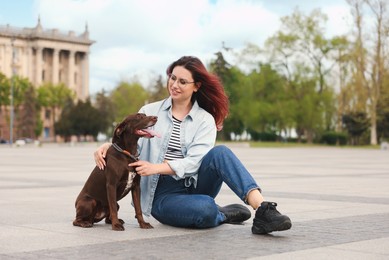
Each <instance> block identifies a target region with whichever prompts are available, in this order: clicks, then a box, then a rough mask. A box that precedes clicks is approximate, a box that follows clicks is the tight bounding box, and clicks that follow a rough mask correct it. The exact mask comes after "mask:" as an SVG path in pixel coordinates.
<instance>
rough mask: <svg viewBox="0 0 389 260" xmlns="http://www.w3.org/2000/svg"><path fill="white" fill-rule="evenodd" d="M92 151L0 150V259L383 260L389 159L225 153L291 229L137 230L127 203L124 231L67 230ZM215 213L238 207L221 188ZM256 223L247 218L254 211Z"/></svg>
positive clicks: (298, 151)
mask: <svg viewBox="0 0 389 260" xmlns="http://www.w3.org/2000/svg"><path fill="white" fill-rule="evenodd" d="M97 146H98V144H78V145H76V146H73V147H71V146H68V145H57V144H50V145H49V144H45V145H43V146H42V147H34V146H24V147H14V148H10V147H9V146H4V145H2V146H0V209H1V218H0V259H389V151H387V150H386V151H384V150H370V149H346V148H280V149H278V148H277V149H276V148H248V147H245V146H239V145H238V146H237V145H233V146H231V149H232V150H233V151H234V152H235V153H236V154H237V156H238V157H239V158H240V159H241V160H242V161H243V163H244V164H245V165H246V167H247V168H248V169H249V171H250V172H251V173H252V174H253V175H254V177H255V179H256V180H257V181H258V182H259V184H260V185H261V187H262V189H263V194H264V196H265V198H266V199H267V200H269V201H275V202H277V203H278V210H279V211H281V212H282V213H284V214H287V215H288V216H289V217H290V218H291V219H292V222H293V226H292V229H291V230H288V231H284V232H274V233H272V234H269V235H253V234H251V224H252V219H250V220H249V221H247V222H245V223H244V224H243V225H228V224H226V225H222V226H220V227H217V228H213V229H207V230H192V229H181V228H173V227H169V226H164V225H162V224H159V223H158V222H157V221H156V220H154V219H153V218H150V219H148V220H149V221H150V222H151V223H152V224H153V226H154V229H152V230H142V229H140V228H139V227H138V224H137V222H136V220H135V219H134V211H133V208H132V207H131V205H130V196H127V197H125V198H124V199H123V200H122V201H121V202H120V205H121V208H120V211H119V216H120V217H121V218H123V219H124V220H125V221H126V224H125V228H126V230H125V231H124V232H116V231H112V230H111V226H110V225H106V224H104V223H98V224H96V225H95V226H94V227H93V228H89V229H83V228H79V227H74V226H72V221H73V219H74V216H75V209H74V201H75V199H76V196H77V195H78V193H79V191H80V190H81V188H82V186H83V184H84V182H85V180H86V178H87V177H88V176H89V174H90V172H91V170H92V168H93V167H94V162H93V156H92V154H93V151H94V150H95V149H96V148H97ZM217 203H218V204H220V205H225V204H230V203H241V202H240V201H239V199H238V198H237V197H236V196H235V195H234V194H233V193H232V192H231V191H230V190H229V188H228V187H226V186H223V188H222V190H221V193H220V194H219V196H218V197H217ZM252 213H253V215H254V211H253V212H252Z"/></svg>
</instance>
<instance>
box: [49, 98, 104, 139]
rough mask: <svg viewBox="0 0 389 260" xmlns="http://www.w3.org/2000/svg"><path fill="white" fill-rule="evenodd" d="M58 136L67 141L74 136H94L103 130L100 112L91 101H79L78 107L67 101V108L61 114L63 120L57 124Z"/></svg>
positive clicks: (69, 100)
mask: <svg viewBox="0 0 389 260" xmlns="http://www.w3.org/2000/svg"><path fill="white" fill-rule="evenodd" d="M55 129H56V134H58V135H61V136H63V137H64V138H65V140H66V141H68V140H69V137H70V136H72V135H75V136H78V137H81V136H88V135H90V136H93V137H94V138H96V137H97V134H98V133H99V132H101V131H102V130H103V125H102V123H101V120H100V113H99V111H98V110H97V109H96V108H94V107H93V106H92V104H91V102H90V100H89V99H87V100H86V101H85V102H84V101H81V100H79V101H78V103H77V104H76V105H74V104H73V102H72V100H71V99H67V100H66V106H64V109H63V110H62V113H61V119H60V120H59V121H58V122H56V124H55Z"/></svg>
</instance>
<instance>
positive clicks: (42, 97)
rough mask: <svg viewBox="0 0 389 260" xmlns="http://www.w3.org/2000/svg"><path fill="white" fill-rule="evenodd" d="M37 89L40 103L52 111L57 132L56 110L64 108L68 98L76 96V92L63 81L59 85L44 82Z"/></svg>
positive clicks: (52, 119) (53, 123)
mask: <svg viewBox="0 0 389 260" xmlns="http://www.w3.org/2000/svg"><path fill="white" fill-rule="evenodd" d="M37 91H38V100H39V104H40V105H41V106H42V107H44V108H47V109H50V111H51V121H52V125H53V126H54V129H53V130H54V133H55V122H56V121H57V115H56V112H57V111H60V110H61V109H62V107H63V106H64V105H65V102H66V100H67V99H68V98H74V97H75V93H74V91H72V90H71V89H69V88H68V87H67V86H65V84H63V83H59V84H57V85H54V84H53V83H44V84H43V85H42V86H40V87H39V88H38V90H37Z"/></svg>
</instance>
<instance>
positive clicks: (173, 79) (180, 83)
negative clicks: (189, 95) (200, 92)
mask: <svg viewBox="0 0 389 260" xmlns="http://www.w3.org/2000/svg"><path fill="white" fill-rule="evenodd" d="M169 81H171V83H172V84H173V83H174V82H176V81H177V85H178V86H179V87H180V88H184V87H186V85H188V84H192V83H196V81H192V82H188V81H187V80H185V79H179V78H177V77H176V75H174V74H169Z"/></svg>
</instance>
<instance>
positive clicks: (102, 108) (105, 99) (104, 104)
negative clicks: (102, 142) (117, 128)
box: [94, 90, 115, 136]
mask: <svg viewBox="0 0 389 260" xmlns="http://www.w3.org/2000/svg"><path fill="white" fill-rule="evenodd" d="M94 106H95V107H96V109H97V110H98V111H99V114H100V119H99V120H100V123H101V128H102V129H101V132H102V133H104V134H106V135H107V136H111V134H112V131H113V123H114V121H115V114H114V103H113V102H112V100H111V99H110V98H109V96H108V95H107V93H106V92H105V91H104V90H102V91H101V92H99V93H97V94H96V98H95V104H94Z"/></svg>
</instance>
